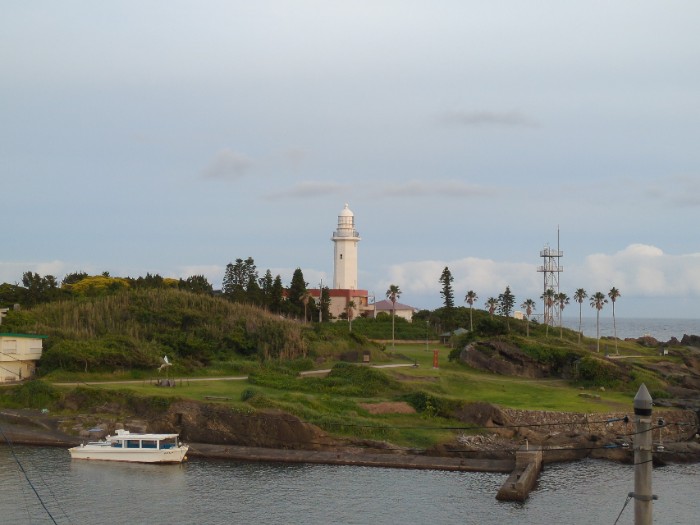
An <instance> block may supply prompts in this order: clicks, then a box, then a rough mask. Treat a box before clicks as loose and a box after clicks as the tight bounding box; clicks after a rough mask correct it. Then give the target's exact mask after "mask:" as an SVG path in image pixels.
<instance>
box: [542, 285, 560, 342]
mask: <svg viewBox="0 0 700 525" xmlns="http://www.w3.org/2000/svg"><path fill="white" fill-rule="evenodd" d="M555 296H556V293H554V289H553V288H547V290H546V291H545V292H544V293H543V294H542V295H540V299H542V300H543V301H544V308H545V314H544V324H545V325H546V326H547V330H546V331H545V336H546V337H549V323H551V322H552V307H553V306H554V301H555Z"/></svg>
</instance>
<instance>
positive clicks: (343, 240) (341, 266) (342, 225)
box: [333, 203, 360, 290]
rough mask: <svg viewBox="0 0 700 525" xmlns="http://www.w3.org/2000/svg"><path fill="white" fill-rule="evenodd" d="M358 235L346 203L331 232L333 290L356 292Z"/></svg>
mask: <svg viewBox="0 0 700 525" xmlns="http://www.w3.org/2000/svg"><path fill="white" fill-rule="evenodd" d="M359 241H360V234H359V233H358V232H357V230H355V215H354V214H353V213H352V211H350V208H348V205H347V203H346V204H345V207H344V208H343V210H342V211H341V212H340V215H338V229H337V230H336V231H334V232H333V243H334V244H335V258H334V262H333V288H334V289H336V290H338V289H340V290H357V243H358V242H359Z"/></svg>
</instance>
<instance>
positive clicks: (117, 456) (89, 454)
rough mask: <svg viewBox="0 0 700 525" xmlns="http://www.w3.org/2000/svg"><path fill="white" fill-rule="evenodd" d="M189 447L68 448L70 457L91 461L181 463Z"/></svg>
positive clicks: (87, 446)
mask: <svg viewBox="0 0 700 525" xmlns="http://www.w3.org/2000/svg"><path fill="white" fill-rule="evenodd" d="M188 449H189V447H187V446H180V447H177V448H170V449H165V450H147V449H133V450H132V449H118V448H113V447H94V448H93V447H90V446H89V445H86V446H82V447H73V448H71V449H68V452H70V456H71V458H72V459H84V460H93V461H125V462H129V463H182V461H183V459H185V454H187V450H188Z"/></svg>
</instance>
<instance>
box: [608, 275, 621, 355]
mask: <svg viewBox="0 0 700 525" xmlns="http://www.w3.org/2000/svg"><path fill="white" fill-rule="evenodd" d="M608 297H610V302H611V303H612V308H613V337H615V353H616V354H619V353H620V352H619V350H618V349H617V325H616V324H615V301H616V300H617V298H618V297H620V290H618V289H617V288H615V287H614V286H613V287H612V288H610V291H609V292H608Z"/></svg>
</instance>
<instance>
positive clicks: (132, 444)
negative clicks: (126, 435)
mask: <svg viewBox="0 0 700 525" xmlns="http://www.w3.org/2000/svg"><path fill="white" fill-rule="evenodd" d="M126 448H139V440H138V439H127V440H126Z"/></svg>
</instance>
